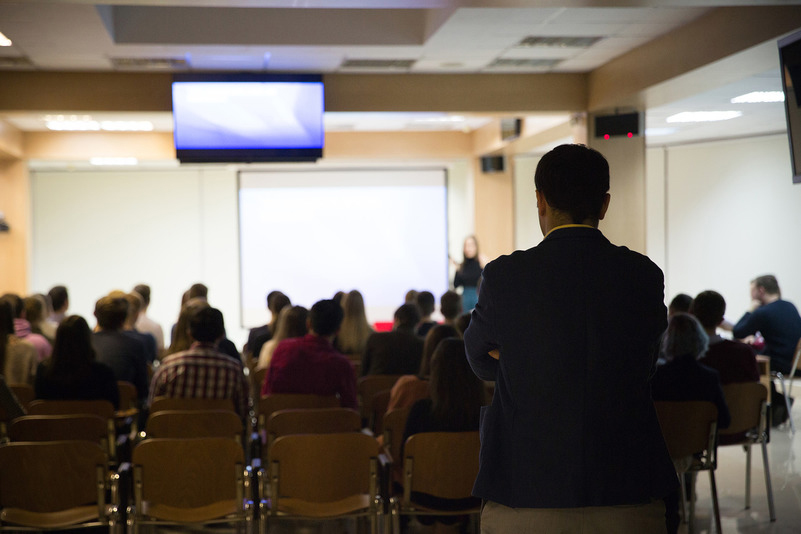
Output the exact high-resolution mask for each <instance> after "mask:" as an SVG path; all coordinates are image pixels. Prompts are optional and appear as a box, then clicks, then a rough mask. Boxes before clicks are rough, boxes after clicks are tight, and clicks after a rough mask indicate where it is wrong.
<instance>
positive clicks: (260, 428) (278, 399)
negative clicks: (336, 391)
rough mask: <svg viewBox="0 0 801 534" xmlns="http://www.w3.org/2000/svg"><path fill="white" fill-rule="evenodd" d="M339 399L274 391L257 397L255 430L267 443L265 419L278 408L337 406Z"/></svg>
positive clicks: (263, 441) (338, 405)
mask: <svg viewBox="0 0 801 534" xmlns="http://www.w3.org/2000/svg"><path fill="white" fill-rule="evenodd" d="M339 407H340V404H339V399H338V398H337V397H335V396H333V395H332V396H322V395H304V394H295V393H274V394H272V395H267V396H265V397H261V398H260V399H259V409H258V414H259V416H258V422H257V423H256V431H257V432H258V435H259V437H260V438H261V440H262V443H267V420H268V419H269V418H270V415H271V414H272V413H273V412H277V411H278V410H292V409H310V408H339Z"/></svg>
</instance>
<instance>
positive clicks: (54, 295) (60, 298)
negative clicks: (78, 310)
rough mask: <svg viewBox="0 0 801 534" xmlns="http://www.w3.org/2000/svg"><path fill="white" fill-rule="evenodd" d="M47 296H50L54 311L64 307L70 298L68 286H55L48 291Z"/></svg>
mask: <svg viewBox="0 0 801 534" xmlns="http://www.w3.org/2000/svg"><path fill="white" fill-rule="evenodd" d="M47 296H48V297H50V305H51V306H53V310H54V311H58V310H60V309H61V308H63V307H64V305H65V304H67V301H68V300H69V295H68V294H67V288H66V287H65V286H54V287H53V288H52V289H50V291H48V292H47Z"/></svg>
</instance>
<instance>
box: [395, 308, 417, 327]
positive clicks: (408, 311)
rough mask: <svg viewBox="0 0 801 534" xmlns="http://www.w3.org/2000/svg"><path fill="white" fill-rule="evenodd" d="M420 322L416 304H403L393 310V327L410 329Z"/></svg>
mask: <svg viewBox="0 0 801 534" xmlns="http://www.w3.org/2000/svg"><path fill="white" fill-rule="evenodd" d="M419 322H420V310H419V309H418V308H417V304H404V305H402V306H401V307H400V308H398V309H397V310H395V328H402V329H406V330H411V329H413V328H414V327H415V326H417V323H419Z"/></svg>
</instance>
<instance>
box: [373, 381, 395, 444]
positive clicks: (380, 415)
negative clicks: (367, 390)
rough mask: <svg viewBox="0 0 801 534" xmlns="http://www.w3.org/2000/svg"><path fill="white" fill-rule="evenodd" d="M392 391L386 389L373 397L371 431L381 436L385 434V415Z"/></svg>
mask: <svg viewBox="0 0 801 534" xmlns="http://www.w3.org/2000/svg"><path fill="white" fill-rule="evenodd" d="M391 392H392V390H390V389H385V390H384V391H379V392H378V393H376V394H375V395H373V402H372V410H371V411H372V413H371V414H370V430H372V431H373V434H375V435H376V436H380V435H381V434H382V433H383V432H384V414H386V413H387V407H388V406H389V398H390V394H391Z"/></svg>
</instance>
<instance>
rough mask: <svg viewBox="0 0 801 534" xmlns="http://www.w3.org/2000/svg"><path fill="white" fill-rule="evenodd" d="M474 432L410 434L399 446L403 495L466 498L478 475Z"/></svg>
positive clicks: (476, 442) (479, 445)
mask: <svg viewBox="0 0 801 534" xmlns="http://www.w3.org/2000/svg"><path fill="white" fill-rule="evenodd" d="M480 448H481V442H480V440H479V436H478V432H425V433H421V434H413V435H411V436H409V439H407V440H406V444H405V446H404V448H403V480H404V482H403V496H404V499H403V500H404V502H405V503H409V502H410V500H411V492H422V493H427V494H429V495H433V496H435V497H440V498H443V499H463V498H469V497H470V494H471V492H472V490H473V483H474V482H475V480H476V477H477V476H478V453H479V449H480Z"/></svg>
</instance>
